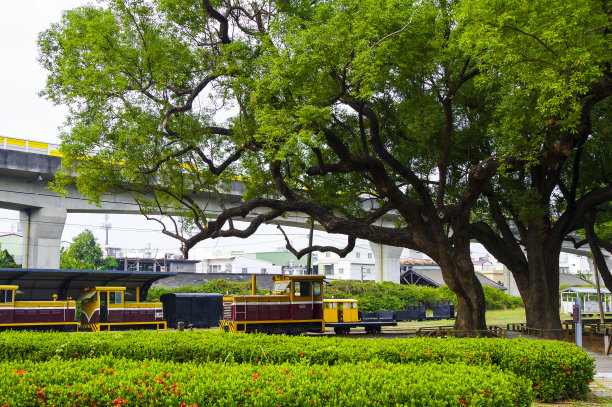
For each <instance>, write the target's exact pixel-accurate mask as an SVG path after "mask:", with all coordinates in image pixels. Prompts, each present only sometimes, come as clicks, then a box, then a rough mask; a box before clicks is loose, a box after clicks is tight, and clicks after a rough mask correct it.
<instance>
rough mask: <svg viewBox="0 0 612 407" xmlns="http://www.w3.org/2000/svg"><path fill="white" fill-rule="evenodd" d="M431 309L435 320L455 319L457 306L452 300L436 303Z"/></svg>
mask: <svg viewBox="0 0 612 407" xmlns="http://www.w3.org/2000/svg"><path fill="white" fill-rule="evenodd" d="M431 308H432V310H433V317H434V319H455V305H454V304H453V303H452V302H451V301H450V300H438V301H434V303H433V304H432V306H431Z"/></svg>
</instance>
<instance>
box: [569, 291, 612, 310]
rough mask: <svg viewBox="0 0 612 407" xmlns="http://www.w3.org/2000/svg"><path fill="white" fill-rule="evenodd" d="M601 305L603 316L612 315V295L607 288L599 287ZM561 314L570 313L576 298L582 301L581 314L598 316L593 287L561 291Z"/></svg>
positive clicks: (597, 305)
mask: <svg viewBox="0 0 612 407" xmlns="http://www.w3.org/2000/svg"><path fill="white" fill-rule="evenodd" d="M599 291H600V293H601V305H602V307H603V312H604V314H607V313H612V295H610V291H609V290H608V289H607V288H604V287H601V289H600V290H599ZM560 293H561V312H563V313H566V314H571V313H572V307H573V306H574V301H575V300H576V297H580V299H581V301H582V313H583V314H599V303H598V302H597V289H596V288H595V287H568V288H566V289H565V290H561V291H560Z"/></svg>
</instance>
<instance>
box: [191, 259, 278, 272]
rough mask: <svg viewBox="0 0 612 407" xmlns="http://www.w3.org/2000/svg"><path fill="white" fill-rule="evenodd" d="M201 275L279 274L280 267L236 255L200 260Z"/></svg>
mask: <svg viewBox="0 0 612 407" xmlns="http://www.w3.org/2000/svg"><path fill="white" fill-rule="evenodd" d="M201 267H202V268H201V270H202V271H201V272H202V273H233V274H281V273H282V268H281V266H277V265H275V264H273V263H270V262H269V261H265V260H259V259H253V258H251V257H247V256H242V255H237V256H232V255H230V256H224V257H215V258H209V259H203V260H202V266H201Z"/></svg>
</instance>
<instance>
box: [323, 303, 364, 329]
mask: <svg viewBox="0 0 612 407" xmlns="http://www.w3.org/2000/svg"><path fill="white" fill-rule="evenodd" d="M357 308H358V307H357V300H351V299H344V298H343V299H334V298H332V299H328V300H323V317H324V318H325V323H332V322H359V321H360V319H359V311H358V309H357Z"/></svg>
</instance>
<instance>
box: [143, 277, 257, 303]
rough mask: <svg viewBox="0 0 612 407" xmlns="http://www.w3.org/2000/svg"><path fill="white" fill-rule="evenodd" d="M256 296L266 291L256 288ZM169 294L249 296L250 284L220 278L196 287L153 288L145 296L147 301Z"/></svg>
mask: <svg viewBox="0 0 612 407" xmlns="http://www.w3.org/2000/svg"><path fill="white" fill-rule="evenodd" d="M256 291H257V294H266V293H267V292H268V291H267V290H260V289H259V288H257V287H256ZM169 293H219V294H226V293H230V294H237V295H246V294H251V283H250V282H246V281H245V282H237V281H227V280H224V279H222V278H220V279H218V280H211V281H207V282H206V283H204V284H202V285H196V286H190V285H186V286H182V287H177V288H166V287H160V286H154V287H151V288H150V289H149V292H148V294H147V301H151V300H153V299H159V297H161V296H162V295H163V294H169Z"/></svg>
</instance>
